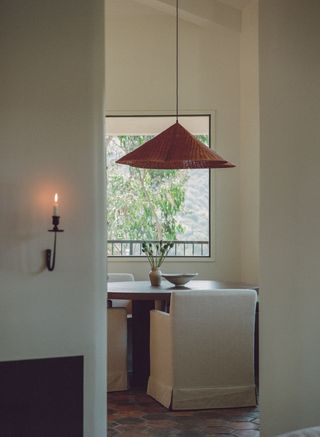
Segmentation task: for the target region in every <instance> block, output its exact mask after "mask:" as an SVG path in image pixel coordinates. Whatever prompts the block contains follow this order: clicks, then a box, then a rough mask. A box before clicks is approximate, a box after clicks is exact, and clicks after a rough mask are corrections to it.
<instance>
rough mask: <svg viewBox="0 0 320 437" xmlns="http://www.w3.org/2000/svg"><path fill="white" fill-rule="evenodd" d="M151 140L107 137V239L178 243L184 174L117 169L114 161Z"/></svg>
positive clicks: (142, 137)
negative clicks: (173, 241)
mask: <svg viewBox="0 0 320 437" xmlns="http://www.w3.org/2000/svg"><path fill="white" fill-rule="evenodd" d="M150 138H151V136H146V135H144V136H141V135H135V136H131V135H120V136H112V137H111V136H109V137H107V139H106V140H107V161H108V179H107V180H108V184H107V198H108V212H107V220H108V239H109V240H167V241H169V240H170V241H172V240H177V235H178V234H179V233H182V232H183V231H184V227H183V224H182V223H181V221H180V220H179V213H182V212H184V203H185V193H186V183H187V180H188V171H186V170H149V169H139V168H133V167H128V166H123V165H118V164H116V163H115V161H116V160H117V159H118V158H119V157H120V156H123V155H125V154H126V153H128V152H130V151H132V150H134V149H136V148H137V147H139V146H140V145H141V144H143V143H144V142H145V141H147V140H149V139H150Z"/></svg>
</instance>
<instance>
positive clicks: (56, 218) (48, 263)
mask: <svg viewBox="0 0 320 437" xmlns="http://www.w3.org/2000/svg"><path fill="white" fill-rule="evenodd" d="M59 221H60V217H59V216H57V215H53V216H52V224H53V228H52V229H48V232H54V239H53V253H52V250H51V249H47V250H46V266H47V269H48V270H49V271H50V272H52V270H54V267H55V264H56V249H57V233H58V232H64V230H63V229H59V227H58V226H59ZM51 254H52V260H51Z"/></svg>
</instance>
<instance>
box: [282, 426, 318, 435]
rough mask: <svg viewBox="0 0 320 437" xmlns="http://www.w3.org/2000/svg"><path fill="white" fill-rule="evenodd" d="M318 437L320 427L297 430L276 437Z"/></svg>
mask: <svg viewBox="0 0 320 437" xmlns="http://www.w3.org/2000/svg"><path fill="white" fill-rule="evenodd" d="M319 436H320V426H315V427H312V428H304V429H298V430H296V431H291V432H287V433H285V434H281V435H278V437H319Z"/></svg>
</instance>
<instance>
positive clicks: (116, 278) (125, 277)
mask: <svg viewBox="0 0 320 437" xmlns="http://www.w3.org/2000/svg"><path fill="white" fill-rule="evenodd" d="M107 279H108V282H126V281H134V276H133V274H132V273H108V276H107Z"/></svg>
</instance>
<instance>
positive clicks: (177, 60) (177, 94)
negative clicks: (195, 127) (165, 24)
mask: <svg viewBox="0 0 320 437" xmlns="http://www.w3.org/2000/svg"><path fill="white" fill-rule="evenodd" d="M178 3H179V0H176V122H177V121H178V108H179V4H178Z"/></svg>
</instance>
